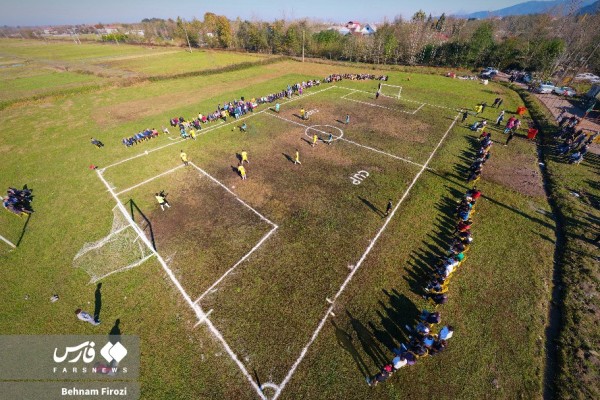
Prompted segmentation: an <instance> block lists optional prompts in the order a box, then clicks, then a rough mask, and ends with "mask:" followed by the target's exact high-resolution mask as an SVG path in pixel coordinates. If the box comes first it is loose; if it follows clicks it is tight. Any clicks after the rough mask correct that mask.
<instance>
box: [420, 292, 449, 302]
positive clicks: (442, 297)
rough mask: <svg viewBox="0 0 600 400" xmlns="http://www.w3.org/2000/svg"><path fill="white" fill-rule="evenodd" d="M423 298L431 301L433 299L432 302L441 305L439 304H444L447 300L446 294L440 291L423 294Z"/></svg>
mask: <svg viewBox="0 0 600 400" xmlns="http://www.w3.org/2000/svg"><path fill="white" fill-rule="evenodd" d="M423 298H424V299H426V300H427V299H429V300H431V301H433V303H434V304H436V305H441V304H446V303H447V302H448V294H446V293H441V294H436V293H428V294H425V295H423Z"/></svg>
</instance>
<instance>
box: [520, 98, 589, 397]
mask: <svg viewBox="0 0 600 400" xmlns="http://www.w3.org/2000/svg"><path fill="white" fill-rule="evenodd" d="M519 93H520V94H521V96H523V98H524V99H525V101H526V102H527V106H528V107H529V108H530V109H532V114H533V115H534V117H535V119H536V122H537V123H538V124H539V125H540V127H541V131H542V133H543V136H542V142H541V143H542V146H541V150H542V154H543V157H544V162H545V165H546V171H547V180H548V186H549V189H550V191H551V200H552V202H553V204H554V212H555V214H556V217H557V219H558V221H559V228H560V234H561V238H562V241H561V243H560V247H559V249H558V252H557V262H558V268H559V274H558V279H559V282H558V283H557V284H559V285H560V287H561V290H560V291H559V293H560V295H559V296H560V298H558V299H556V300H557V301H559V302H560V303H559V304H558V306H559V307H560V310H561V311H560V313H561V315H560V316H561V321H560V322H559V327H560V332H559V335H558V337H557V338H556V339H557V344H558V345H559V350H558V360H557V362H558V363H557V365H556V366H555V368H556V380H555V382H554V387H553V388H552V389H553V390H555V391H556V393H557V395H558V397H559V398H563V399H586V398H596V397H598V396H599V395H600V386H599V384H598V379H597V377H598V375H599V374H600V362H599V358H598V353H597V343H598V342H599V340H600V329H599V328H598V323H597V321H598V310H599V307H600V304H599V301H598V289H597V288H598V282H599V277H598V273H597V265H598V257H599V252H598V247H597V244H594V243H593V241H594V240H595V239H596V237H597V235H598V229H597V228H598V221H599V218H600V201H599V199H600V187H599V185H598V172H599V165H600V164H599V157H598V155H597V154H594V153H591V152H590V153H588V154H587V155H586V156H585V159H584V161H583V162H582V163H581V164H580V165H577V166H575V165H569V164H568V163H567V162H566V158H567V157H560V156H557V155H556V150H555V147H556V145H557V144H558V143H559V141H556V140H554V139H553V135H555V134H556V133H557V132H558V128H557V126H556V123H555V121H554V118H553V117H552V115H551V114H550V113H549V112H548V110H547V109H546V108H545V106H544V105H543V104H541V103H540V102H539V101H538V100H537V99H536V98H535V97H534V96H532V95H531V94H529V93H528V92H526V91H524V90H520V91H519ZM574 193H575V194H578V195H579V197H577V196H575V195H574Z"/></svg>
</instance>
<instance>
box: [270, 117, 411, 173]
mask: <svg viewBox="0 0 600 400" xmlns="http://www.w3.org/2000/svg"><path fill="white" fill-rule="evenodd" d="M265 115H270V116H271V117H275V118H279V119H281V120H283V121H287V122H290V123H292V124H296V125H299V126H303V127H305V128H307V129H308V128H310V129H313V130H315V131H317V132H320V133H323V134H326V135H328V134H329V132H325V131H322V130H319V129H317V128H313V127H312V126H310V125H305V124H302V123H300V122H297V121H293V120H291V119H287V118H283V117H281V116H279V115H276V114H273V113H267V114H265ZM339 140H341V141H343V142H348V143H350V144H353V145H355V146H359V147H362V148H365V149H367V150H371V151H374V152H377V153H380V154H384V155H386V156H389V157H392V158H395V159H397V160H401V161H404V162H407V163H410V164H414V165H417V166H419V167H422V166H423V164H419V163H416V162H414V161H411V160H409V159H406V158H402V157H399V156H396V155H393V154H390V153H386V152H385V151H382V150H378V149H375V148H373V147H369V146H365V145H362V144H360V143H356V142H353V141H352V140H348V139H345V138H343V137H340V138H339Z"/></svg>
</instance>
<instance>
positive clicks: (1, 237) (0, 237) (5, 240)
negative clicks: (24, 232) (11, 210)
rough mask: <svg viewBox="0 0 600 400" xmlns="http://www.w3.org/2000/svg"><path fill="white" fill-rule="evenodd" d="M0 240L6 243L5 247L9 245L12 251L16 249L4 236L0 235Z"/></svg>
mask: <svg viewBox="0 0 600 400" xmlns="http://www.w3.org/2000/svg"><path fill="white" fill-rule="evenodd" d="M0 240H2V241H3V242H4V243H6V244H7V245H9V246H10V247H12V248H13V249H16V248H17V246H15V245H14V244H13V242H11V241H10V240H8V239H7V238H5V237H4V236H2V235H0Z"/></svg>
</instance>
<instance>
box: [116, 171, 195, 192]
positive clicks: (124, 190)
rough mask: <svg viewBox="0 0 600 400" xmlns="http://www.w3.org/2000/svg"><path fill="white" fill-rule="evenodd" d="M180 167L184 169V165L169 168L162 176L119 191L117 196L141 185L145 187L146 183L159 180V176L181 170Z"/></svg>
mask: <svg viewBox="0 0 600 400" xmlns="http://www.w3.org/2000/svg"><path fill="white" fill-rule="evenodd" d="M182 167H185V165H184V164H181V165H178V166H176V167H175V168H171V169H170V170H168V171H165V172H163V173H162V174H159V175H156V176H153V177H152V178H150V179H146V180H145V181H144V182H140V183H138V184H137V185H133V186H132V187H129V188H127V189H123V190H121V191H120V192H119V193H117V196H120V195H122V194H123V193H125V192H129V191H130V190H133V189H135V188H137V187H140V186H142V185H145V184H146V183H149V182H152V181H153V180H155V179H158V178H160V177H161V176H164V175H168V174H170V173H172V172H175V171H177V170H178V169H179V168H182Z"/></svg>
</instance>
